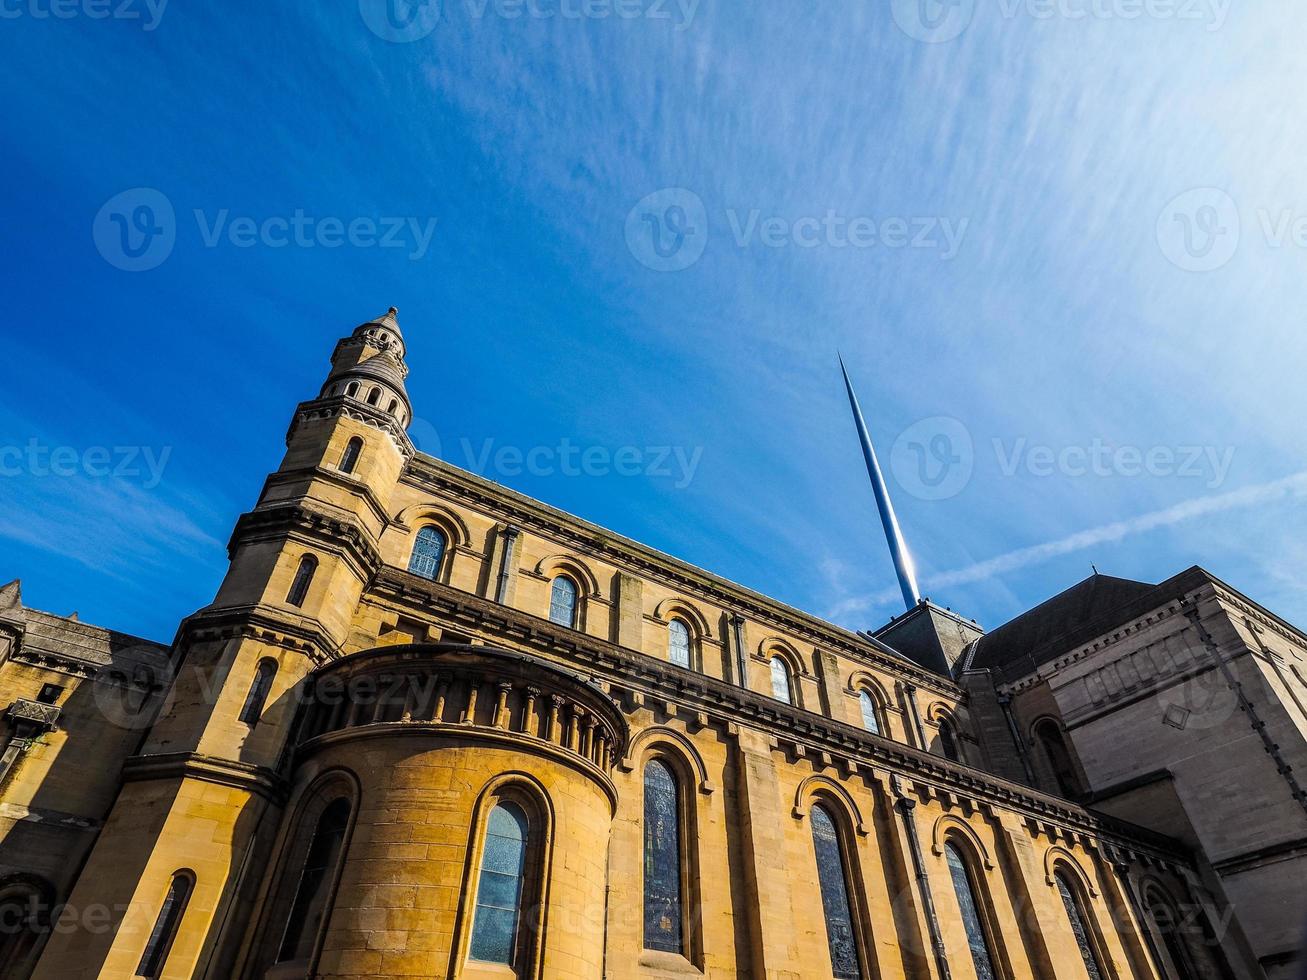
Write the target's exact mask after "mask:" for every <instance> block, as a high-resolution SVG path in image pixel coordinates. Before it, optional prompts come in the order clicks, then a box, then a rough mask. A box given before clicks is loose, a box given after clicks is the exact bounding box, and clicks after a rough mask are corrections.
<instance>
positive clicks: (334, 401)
mask: <svg viewBox="0 0 1307 980" xmlns="http://www.w3.org/2000/svg"><path fill="white" fill-rule="evenodd" d="M334 418H347V419H353V420H354V421H355V422H362V423H363V424H364V425H370V426H372V427H373V428H374V429H378V430H380V431H382V432H384V433H386V435H388V436H390V438H391V439H392V440H394V443H395V448H397V449H398V450H399V453H400V455H401V456H403V457H404V459H405V460H411V459H412V458H413V456H414V453H415V452H416V450H415V449H414V448H413V443H412V441H411V440H410V439H409V437H408V433H407V432H405V431H404V429H403V428H401V427H400V425H399V423H398V422H396V421H395V420H394V419H393V418H391V417H390V416H389V415H387V414H386V413H385V412H383V411H381V410H380V409H379V408H374V407H373V406H371V405H369V404H368V403H367V402H364V401H359V400H358V399H357V398H350V397H348V396H347V395H336V396H335V397H332V398H315V399H313V400H312V401H307V402H300V403H299V405H298V406H296V408H295V415H294V417H293V418H292V419H291V423H290V428H289V429H287V431H286V443H287V444H288V445H289V444H290V441H291V439H292V438H293V437H294V435H295V429H296V427H298V426H299V424H300V423H301V422H307V421H311V420H315V419H334Z"/></svg>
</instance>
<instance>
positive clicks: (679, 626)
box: [667, 619, 690, 667]
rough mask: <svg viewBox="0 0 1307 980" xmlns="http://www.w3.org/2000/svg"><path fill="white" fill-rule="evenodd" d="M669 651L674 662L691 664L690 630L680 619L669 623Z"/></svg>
mask: <svg viewBox="0 0 1307 980" xmlns="http://www.w3.org/2000/svg"><path fill="white" fill-rule="evenodd" d="M667 653H668V656H669V657H670V659H671V661H672V663H674V664H678V665H679V666H681V667H688V666H690V630H689V627H687V626H686V625H685V624H684V623H683V622H681V621H680V620H679V619H673V620H672V621H671V622H670V623H668V624H667Z"/></svg>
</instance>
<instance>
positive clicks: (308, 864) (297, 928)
mask: <svg viewBox="0 0 1307 980" xmlns="http://www.w3.org/2000/svg"><path fill="white" fill-rule="evenodd" d="M349 814H350V804H349V800H347V799H346V798H345V797H343V796H341V797H337V798H336V799H334V800H332V801H331V802H330V803H328V804H327V806H326V809H324V810H323V811H322V816H320V817H319V818H318V824H317V827H316V828H315V829H314V831H313V841H312V843H310V844H309V850H308V854H307V856H306V857H305V859H304V867H303V869H302V870H301V871H300V876H299V882H298V884H297V885H296V886H295V898H294V901H292V902H291V906H290V917H289V918H288V919H287V921H286V932H285V934H284V935H283V936H282V940H281V949H280V951H279V952H278V954H277V962H278V963H285V962H286V961H288V960H290V961H298V960H307V959H309V958H310V957H311V956H312V955H313V947H314V946H315V945H317V941H318V934H319V933H320V932H321V931H322V927H323V925H324V924H325V923H326V921H327V916H328V915H329V914H330V912H331V889H332V883H333V881H334V879H335V877H336V870H337V868H338V866H339V865H340V860H341V857H342V855H343V854H344V850H345V833H346V831H347V830H348V829H349Z"/></svg>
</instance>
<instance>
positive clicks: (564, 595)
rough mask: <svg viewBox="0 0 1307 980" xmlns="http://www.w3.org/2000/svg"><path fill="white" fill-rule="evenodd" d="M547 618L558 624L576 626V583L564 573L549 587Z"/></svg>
mask: <svg viewBox="0 0 1307 980" xmlns="http://www.w3.org/2000/svg"><path fill="white" fill-rule="evenodd" d="M549 620H550V622H554V623H557V624H558V625H559V626H572V627H575V626H576V583H575V582H573V581H572V580H571V579H570V578H568V577H567V576H566V575H560V576H558V578H556V579H554V584H553V585H551V586H550V587H549Z"/></svg>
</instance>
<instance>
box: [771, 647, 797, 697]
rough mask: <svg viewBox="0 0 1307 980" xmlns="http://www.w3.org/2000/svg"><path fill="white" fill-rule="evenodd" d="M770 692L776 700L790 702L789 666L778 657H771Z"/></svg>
mask: <svg viewBox="0 0 1307 980" xmlns="http://www.w3.org/2000/svg"><path fill="white" fill-rule="evenodd" d="M771 693H772V697H774V698H775V699H776V700H777V701H784V702H785V703H786V704H792V703H793V701H792V699H791V695H790V668H788V667H786V666H785V661H784V660H782V659H781V658H780V657H772V658H771Z"/></svg>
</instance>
